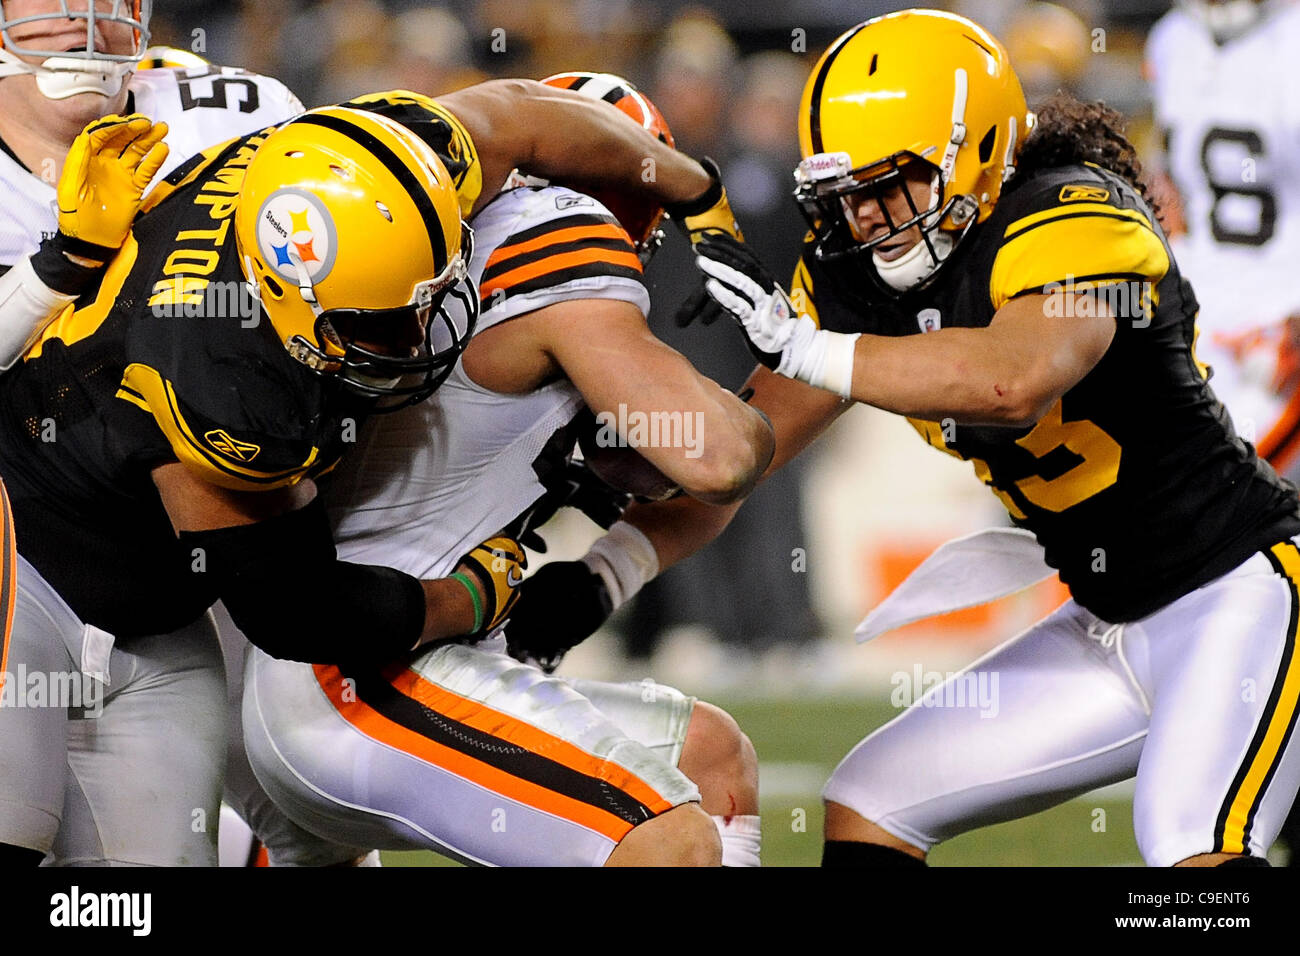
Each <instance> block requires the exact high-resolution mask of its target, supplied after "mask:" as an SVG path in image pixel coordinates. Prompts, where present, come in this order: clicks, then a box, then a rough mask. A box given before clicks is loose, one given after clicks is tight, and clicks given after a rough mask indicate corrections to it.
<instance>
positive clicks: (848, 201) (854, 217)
mask: <svg viewBox="0 0 1300 956" xmlns="http://www.w3.org/2000/svg"><path fill="white" fill-rule="evenodd" d="M911 167H912V168H910V169H909V168H908V167H904V168H903V175H902V177H901V178H900V179H898V180H896V181H895V182H894V184H893V185H892V186H890V187H889V188H887V189H885V190H884V191H883V192H882V193H880V194H878V193H877V192H876V191H875V190H872V189H865V190H862V191H859V192H855V193H850V194H849V195H848V196H846V197H845V199H844V204H845V212H846V213H847V214H848V218H849V227H850V228H851V229H852V230H853V234H854V235H853V237H854V238H855V239H856V240H857V241H858V242H866V243H870V242H875V241H878V240H880V239H882V238H883V237H885V236H889V234H890V233H891V232H892V231H893V228H894V225H895V224H897V223H902V222H907V221H908V220H909V219H912V218H914V217H915V216H916V211H922V212H924V211H925V210H926V209H928V208H929V206H930V202H931V195H930V190H931V186H930V183H931V173H930V172H929V170H927V169H924V168H921V167H920V164H911ZM909 194H910V195H911V202H910V203H909V202H908V195H909ZM914 210H916V211H914ZM920 241H921V227H920V226H919V225H916V226H913V227H912V228H911V229H908V230H906V231H905V232H901V233H899V234H898V235H896V236H893V237H891V238H888V239H885V240H884V241H883V242H881V243H880V245H879V246H876V247H875V254H876V255H878V256H879V257H880V258H881V259H883V260H884V261H886V262H892V261H893V260H894V259H897V258H898V257H899V256H902V255H905V254H906V253H907V251H908V250H909V249H911V248H912V247H913V246H915V245H916V244H917V243H918V242H920Z"/></svg>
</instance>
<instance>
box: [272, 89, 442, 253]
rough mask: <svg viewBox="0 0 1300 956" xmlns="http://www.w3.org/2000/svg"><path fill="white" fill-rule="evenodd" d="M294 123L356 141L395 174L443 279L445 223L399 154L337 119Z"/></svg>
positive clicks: (311, 116) (308, 117)
mask: <svg viewBox="0 0 1300 956" xmlns="http://www.w3.org/2000/svg"><path fill="white" fill-rule="evenodd" d="M292 122H293V123H309V124H311V125H313V126H323V127H325V128H326V129H330V130H333V131H334V132H336V133H339V134H341V135H343V136H346V137H348V138H349V139H351V140H353V141H354V142H356V143H357V145H359V146H360V147H361V148H362V149H365V150H367V151H369V152H370V154H371V155H373V156H374V157H375V159H377V160H379V161H380V162H381V163H383V164H384V167H385V168H386V169H387V170H388V171H389V172H390V173H392V174H393V178H394V179H396V180H397V182H398V183H399V184H400V185H401V187H402V188H403V189H404V190H406V193H407V195H409V196H410V197H411V201H412V202H413V203H415V208H416V209H417V210H418V211H419V213H420V218H421V219H423V220H424V227H425V229H426V230H427V231H428V233H429V247H430V248H431V249H432V250H433V274H434V275H442V273H443V271H444V270H445V269H446V268H447V240H446V237H445V235H444V233H443V225H442V220H441V219H439V218H438V211H437V210H436V209H434V208H433V202H432V201H431V200H430V199H429V196H428V194H427V193H426V192H425V191H424V186H422V185H421V184H420V181H419V180H418V179H416V178H415V176H414V175H412V173H411V171H410V170H409V169H408V168H407V167H406V164H405V163H403V162H402V161H401V160H400V159H399V158H398V157H397V154H396V153H394V152H393V151H392V150H391V149H389V148H388V147H387V146H386V145H384V143H383V142H382V141H381V140H380V139H379V138H378V137H377V136H375V135H374V134H373V133H371V132H370V131H369V130H367V129H365V128H363V127H361V126H358V125H357V124H356V123H351V122H348V121H347V120H345V119H341V118H340V117H337V116H329V115H324V114H321V113H306V114H304V115H303V116H300V117H298V118H297V119H296V120H293V121H292ZM457 228H458V229H459V224H457Z"/></svg>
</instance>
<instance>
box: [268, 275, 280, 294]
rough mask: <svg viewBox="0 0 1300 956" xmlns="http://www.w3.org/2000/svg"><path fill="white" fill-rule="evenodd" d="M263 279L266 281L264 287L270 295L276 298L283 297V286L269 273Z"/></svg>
mask: <svg viewBox="0 0 1300 956" xmlns="http://www.w3.org/2000/svg"><path fill="white" fill-rule="evenodd" d="M265 281H266V288H267V289H268V290H269V291H270V293H271V295H272V297H274V298H276V299H283V298H284V287H283V286H281V285H280V283H278V282H276V281H275V280H274V279H273V278H271V276H269V275H268V276H266V278H265Z"/></svg>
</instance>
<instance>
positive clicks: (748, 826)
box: [713, 813, 763, 866]
mask: <svg viewBox="0 0 1300 956" xmlns="http://www.w3.org/2000/svg"><path fill="white" fill-rule="evenodd" d="M713 825H714V826H716V827H717V828H718V835H719V836H721V837H722V865H723V866H758V865H759V861H758V856H759V849H760V847H761V846H762V843H763V830H762V827H760V826H759V824H758V814H756V813H755V814H749V815H746V814H740V815H737V816H730V817H724V816H718V815H715V816H714V817H713Z"/></svg>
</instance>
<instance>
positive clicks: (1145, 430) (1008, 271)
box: [792, 165, 1300, 622]
mask: <svg viewBox="0 0 1300 956" xmlns="http://www.w3.org/2000/svg"><path fill="white" fill-rule="evenodd" d="M1089 289H1091V290H1093V297H1092V298H1091V299H1089V298H1085V299H1082V300H1079V299H1075V297H1074V296H1073V295H1069V294H1063V295H1060V296H1056V295H1053V296H1052V298H1051V299H1049V300H1046V301H1048V302H1049V303H1053V304H1055V305H1059V307H1061V308H1063V309H1064V308H1089V307H1092V306H1090V305H1089V304H1088V303H1098V302H1100V303H1105V306H1106V308H1107V309H1108V310H1109V313H1110V314H1113V315H1116V316H1117V318H1116V334H1115V338H1114V340H1113V341H1112V343H1111V345H1110V348H1109V349H1108V350H1107V352H1106V354H1105V355H1104V356H1103V357H1102V359H1101V361H1100V362H1099V363H1098V364H1097V365H1096V366H1095V367H1094V368H1093V369H1092V370H1091V371H1090V372H1089V373H1088V374H1087V375H1085V376H1084V377H1083V379H1082V380H1081V381H1079V382H1078V383H1077V384H1076V385H1075V386H1074V387H1072V388H1071V389H1070V390H1069V391H1067V392H1066V393H1065V394H1064V395H1063V396H1062V397H1061V399H1060V400H1059V401H1058V402H1057V403H1056V404H1055V405H1054V406H1053V407H1052V409H1051V410H1050V411H1049V412H1048V413H1047V415H1046V416H1044V417H1043V418H1042V419H1041V420H1040V421H1039V422H1038V423H1037V424H1036V425H1034V426H1033V427H1032V428H1016V427H998V426H976V425H957V424H955V422H952V421H944V422H927V421H919V420H913V421H912V424H913V426H914V427H915V428H916V429H917V430H918V431H919V432H920V433H921V435H922V437H924V438H925V439H926V440H927V441H928V442H929V443H930V444H931V445H933V446H934V447H936V448H938V449H940V450H942V451H945V452H947V453H948V454H951V455H955V456H957V457H959V458H962V459H965V460H967V461H970V462H971V463H972V464H973V465H974V470H975V474H976V476H977V477H978V478H979V479H980V480H981V481H983V482H984V483H985V484H986V485H988V486H989V487H990V489H991V490H992V491H993V493H994V494H996V495H997V496H998V498H999V499H1001V501H1002V503H1003V505H1005V506H1006V508H1007V511H1008V513H1009V514H1010V516H1011V519H1012V521H1013V522H1014V523H1015V524H1017V525H1019V526H1020V527H1023V528H1027V529H1028V530H1030V531H1032V532H1033V533H1034V534H1035V535H1036V536H1037V538H1038V540H1039V542H1040V543H1041V544H1042V545H1043V547H1044V549H1045V551H1046V556H1047V561H1048V563H1049V564H1050V565H1051V566H1052V567H1054V568H1056V569H1057V570H1058V571H1059V572H1060V575H1061V579H1062V580H1063V581H1064V582H1065V583H1066V584H1067V585H1068V586H1069V588H1070V592H1071V594H1072V595H1073V597H1074V598H1075V600H1076V601H1078V603H1079V604H1081V605H1082V606H1084V607H1085V608H1087V609H1088V610H1090V611H1092V612H1093V613H1094V614H1096V615H1098V616H1099V617H1101V618H1102V619H1104V620H1107V621H1114V622H1121V621H1132V620H1136V619H1138V618H1141V617H1144V616H1145V615H1147V614H1150V613H1152V612H1153V611H1155V610H1157V609H1158V608H1160V607H1163V606H1164V605H1166V604H1168V603H1169V602H1171V601H1173V600H1174V599H1176V598H1178V597H1180V596H1182V595H1183V594H1186V593H1187V592H1189V591H1191V590H1193V589H1194V588H1196V587H1199V586H1200V585H1202V584H1204V583H1206V582H1207V581H1210V580H1211V579H1213V578H1215V577H1217V576H1219V575H1221V574H1224V573H1226V572H1227V571H1229V570H1231V569H1232V568H1233V567H1235V566H1236V565H1238V564H1240V563H1241V562H1242V561H1244V560H1245V559H1246V558H1247V557H1249V556H1250V555H1251V554H1252V553H1253V552H1255V551H1256V550H1258V549H1260V548H1262V547H1266V546H1269V545H1271V544H1274V543H1276V542H1277V541H1279V540H1281V539H1283V538H1285V537H1289V536H1291V535H1293V534H1296V533H1300V511H1298V509H1300V502H1298V501H1297V497H1296V492H1295V488H1294V487H1293V486H1292V485H1291V484H1290V483H1289V482H1286V481H1284V480H1283V479H1281V478H1279V477H1278V476H1277V475H1276V474H1275V473H1274V472H1273V470H1272V468H1270V467H1269V466H1268V465H1267V464H1265V463H1264V462H1262V461H1261V460H1260V459H1258V458H1257V457H1256V455H1255V452H1254V449H1253V448H1252V447H1251V446H1250V445H1249V444H1248V443H1247V442H1245V441H1243V440H1242V439H1241V438H1240V437H1239V436H1238V435H1237V434H1236V432H1235V431H1234V430H1233V426H1232V422H1231V420H1230V419H1229V417H1228V414H1227V411H1226V410H1225V409H1224V407H1223V405H1222V404H1221V403H1220V402H1219V401H1218V400H1217V399H1216V398H1215V396H1214V393H1213V391H1212V390H1211V388H1210V386H1209V384H1208V378H1209V372H1208V369H1206V368H1205V367H1204V366H1202V365H1200V364H1199V363H1198V362H1197V360H1196V356H1195V352H1194V345H1195V335H1196V330H1195V322H1196V313H1197V304H1196V299H1195V296H1194V294H1193V292H1192V289H1191V286H1190V285H1189V284H1188V282H1187V281H1186V280H1185V279H1184V278H1183V277H1182V276H1181V274H1180V273H1179V271H1178V266H1177V263H1176V262H1175V261H1174V257H1173V254H1172V252H1171V251H1170V249H1169V244H1168V242H1167V240H1166V238H1165V236H1164V234H1163V233H1162V231H1161V229H1160V226H1159V224H1158V223H1157V222H1156V219H1155V216H1154V215H1153V213H1152V210H1151V208H1150V207H1149V206H1148V205H1147V203H1146V202H1145V201H1144V200H1143V199H1142V198H1141V196H1140V195H1139V194H1138V193H1137V191H1136V190H1135V189H1134V188H1133V187H1132V186H1131V185H1129V184H1128V183H1127V182H1125V181H1124V180H1123V179H1121V178H1120V177H1118V176H1116V175H1114V174H1112V173H1111V172H1109V171H1107V170H1104V169H1100V168H1098V167H1095V166H1092V165H1083V166H1068V167H1060V168H1056V169H1048V170H1041V171H1038V172H1036V173H1034V174H1032V175H1027V176H1024V177H1022V178H1020V179H1018V180H1015V181H1013V182H1012V183H1011V184H1010V186H1009V188H1008V190H1007V191H1006V192H1005V193H1004V194H1003V196H1002V197H1001V199H1000V201H999V202H998V204H997V206H996V207H995V209H994V211H993V214H992V215H991V216H990V217H989V218H988V219H987V220H985V221H984V222H983V223H981V224H979V225H978V226H976V227H974V228H973V230H972V231H971V233H970V234H968V236H967V237H966V239H965V240H964V241H963V242H962V243H960V244H959V246H958V248H957V249H956V250H955V251H954V253H953V254H952V257H951V260H950V261H948V262H946V263H945V265H944V267H943V269H942V270H941V272H940V273H939V275H938V276H937V277H936V279H935V281H934V282H933V283H932V284H930V285H928V286H926V287H924V288H922V289H919V290H915V291H913V292H911V293H908V294H906V295H904V296H902V297H901V298H894V297H891V296H887V295H885V294H883V293H882V292H881V291H879V287H878V286H877V285H876V284H875V282H874V280H873V279H872V278H870V277H869V276H868V275H866V274H864V272H863V266H862V265H861V264H856V265H855V264H854V262H853V260H852V259H848V260H838V261H834V262H822V261H819V260H818V259H817V258H816V256H815V255H814V253H813V250H812V246H811V244H810V245H808V246H807V247H806V248H805V251H804V255H803V257H802V259H801V261H800V263H799V265H798V266H797V268H796V271H795V278H794V283H793V293H792V294H793V295H794V297H795V299H796V302H797V303H799V304H800V305H801V306H802V307H803V308H804V309H805V310H806V311H807V312H809V314H811V315H812V316H813V318H814V319H815V320H817V321H818V323H819V324H820V325H821V327H823V328H826V329H832V330H835V331H840V332H867V333H873V334H877V335H891V336H893V335H919V334H923V333H925V332H930V331H934V330H937V329H941V328H948V327H968V328H979V327H984V326H987V325H988V324H989V323H990V322H991V321H992V319H993V316H994V314H995V313H996V312H997V310H998V309H999V308H1001V307H1002V306H1003V305H1004V304H1006V303H1007V302H1009V301H1011V300H1012V299H1014V298H1016V297H1018V296H1023V295H1032V294H1049V295H1050V294H1052V293H1056V292H1061V293H1070V292H1073V293H1078V292H1082V291H1087V290H1089ZM1053 307H1055V306H1053Z"/></svg>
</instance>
